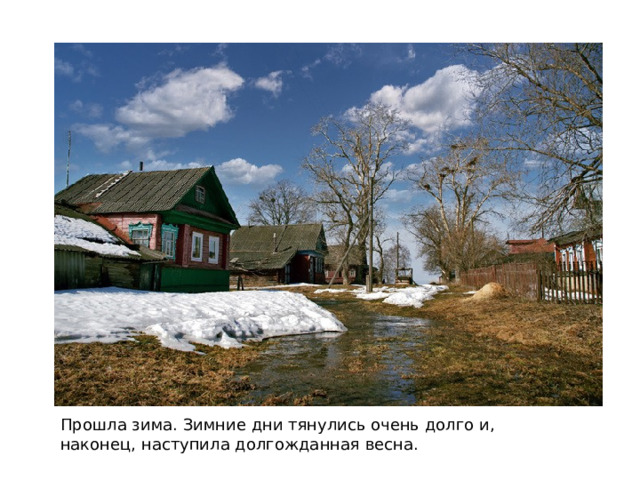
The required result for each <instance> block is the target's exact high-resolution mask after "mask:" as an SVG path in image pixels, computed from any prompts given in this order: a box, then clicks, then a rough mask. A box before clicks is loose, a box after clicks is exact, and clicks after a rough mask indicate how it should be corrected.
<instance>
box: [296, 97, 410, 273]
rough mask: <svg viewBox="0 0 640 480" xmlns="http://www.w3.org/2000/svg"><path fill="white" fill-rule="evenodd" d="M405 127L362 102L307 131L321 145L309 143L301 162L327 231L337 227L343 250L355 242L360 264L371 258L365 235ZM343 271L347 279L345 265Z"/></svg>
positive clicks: (386, 111)
mask: <svg viewBox="0 0 640 480" xmlns="http://www.w3.org/2000/svg"><path fill="white" fill-rule="evenodd" d="M407 128H408V126H407V123H406V122H405V121H403V120H402V119H400V117H399V116H398V114H397V113H396V112H395V111H392V110H390V109H389V108H388V107H386V106H383V105H379V104H367V105H365V106H364V107H363V108H360V109H352V110H350V111H349V112H347V114H345V115H344V116H342V117H340V118H336V117H326V118H323V119H321V120H320V122H319V123H318V124H317V125H316V126H315V127H314V128H313V130H312V133H313V134H314V135H317V136H319V137H321V139H322V144H320V145H318V146H316V147H315V148H313V150H312V151H311V153H310V154H309V155H308V156H307V157H306V158H305V160H304V163H303V167H304V168H305V169H306V170H307V171H309V172H310V173H311V175H312V177H313V179H314V181H315V183H316V185H317V186H318V188H319V192H318V194H317V195H316V201H317V202H318V203H319V205H320V207H321V209H322V211H323V213H324V215H325V217H326V218H327V220H328V222H329V228H328V230H329V231H332V232H334V233H336V231H337V235H335V236H337V237H338V238H340V240H341V242H342V244H343V245H344V251H345V252H349V251H350V250H351V248H352V247H353V246H354V245H355V248H357V249H358V252H359V254H360V257H361V259H362V262H363V264H364V263H371V262H370V261H367V260H366V252H367V247H366V237H367V234H368V233H373V230H372V227H373V225H370V223H375V214H374V212H373V211H372V209H373V208H374V206H375V204H376V203H377V202H378V200H380V198H382V196H383V195H384V194H385V192H386V191H387V190H388V189H389V187H390V186H391V184H392V183H393V181H394V179H395V172H394V170H393V168H392V164H391V160H392V159H393V158H394V156H395V155H397V154H399V153H400V152H401V151H402V150H403V149H404V148H405V141H404V139H403V133H404V132H405V131H406V130H407ZM370 214H371V215H370ZM371 218H373V222H370V219H371ZM371 238H372V237H370V239H371ZM370 243H371V244H370V246H369V250H370V251H371V250H372V242H370ZM346 255H347V254H346V253H345V256H346ZM343 270H344V274H343V278H344V279H348V275H347V274H346V273H347V272H346V265H344V266H343ZM346 281H348V280H346Z"/></svg>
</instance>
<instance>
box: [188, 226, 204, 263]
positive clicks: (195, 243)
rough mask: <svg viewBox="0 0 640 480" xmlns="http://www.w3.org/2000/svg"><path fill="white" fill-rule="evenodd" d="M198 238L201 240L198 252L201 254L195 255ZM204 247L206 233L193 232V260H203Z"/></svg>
mask: <svg viewBox="0 0 640 480" xmlns="http://www.w3.org/2000/svg"><path fill="white" fill-rule="evenodd" d="M198 240H199V241H200V249H199V252H198V253H199V255H198V256H195V255H194V253H196V246H197V243H198ZM203 247H204V235H203V234H202V233H198V232H193V234H192V235H191V261H192V262H201V261H202V249H203Z"/></svg>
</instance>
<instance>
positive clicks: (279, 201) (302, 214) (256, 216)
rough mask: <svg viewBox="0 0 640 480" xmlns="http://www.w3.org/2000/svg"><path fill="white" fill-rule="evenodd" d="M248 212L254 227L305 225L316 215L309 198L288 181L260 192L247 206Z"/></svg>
mask: <svg viewBox="0 0 640 480" xmlns="http://www.w3.org/2000/svg"><path fill="white" fill-rule="evenodd" d="M249 210H250V212H251V213H250V215H249V223H252V224H255V225H290V224H294V223H307V222H311V221H313V220H314V218H315V214H316V212H315V205H314V204H313V202H312V201H311V199H310V198H309V196H308V195H307V194H306V193H305V192H304V190H302V188H300V187H298V186H297V185H295V184H293V183H292V182H290V181H289V180H281V181H279V182H278V183H276V184H275V185H272V186H270V187H268V188H266V189H265V190H263V191H262V192H260V193H259V194H258V197H257V198H255V199H254V200H252V201H251V203H250V204H249Z"/></svg>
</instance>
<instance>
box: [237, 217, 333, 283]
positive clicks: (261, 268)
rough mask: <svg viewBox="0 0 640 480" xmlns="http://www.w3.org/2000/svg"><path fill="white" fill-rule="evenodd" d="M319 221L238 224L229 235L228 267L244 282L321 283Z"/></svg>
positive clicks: (322, 243)
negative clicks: (285, 223) (307, 222)
mask: <svg viewBox="0 0 640 480" xmlns="http://www.w3.org/2000/svg"><path fill="white" fill-rule="evenodd" d="M326 254H327V241H326V239H325V234H324V228H323V226H322V224H321V223H314V224H299V225H267V226H262V225H256V226H247V227H241V228H239V229H238V230H236V231H235V232H234V234H233V235H232V236H231V250H230V258H231V263H230V265H231V271H232V274H233V275H234V276H236V278H237V277H240V278H241V279H242V281H243V282H244V284H247V285H266V284H289V283H323V281H324V273H323V272H324V258H325V255H326Z"/></svg>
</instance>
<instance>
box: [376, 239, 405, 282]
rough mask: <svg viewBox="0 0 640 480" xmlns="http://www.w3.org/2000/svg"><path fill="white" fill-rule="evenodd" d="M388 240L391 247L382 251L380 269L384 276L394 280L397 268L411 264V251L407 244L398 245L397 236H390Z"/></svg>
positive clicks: (388, 280) (389, 280) (390, 280)
mask: <svg viewBox="0 0 640 480" xmlns="http://www.w3.org/2000/svg"><path fill="white" fill-rule="evenodd" d="M386 240H387V241H388V242H389V247H388V248H386V249H385V250H384V251H383V252H382V260H381V262H380V271H381V275H382V278H384V279H386V280H387V282H392V281H395V276H396V269H398V268H405V267H408V266H409V265H411V252H410V251H409V249H408V248H407V247H406V246H405V245H402V244H399V245H398V243H397V242H396V239H395V238H391V237H389V238H387V239H386Z"/></svg>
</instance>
